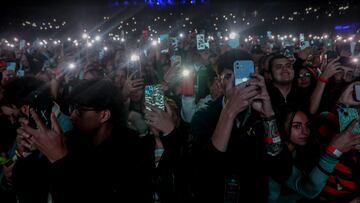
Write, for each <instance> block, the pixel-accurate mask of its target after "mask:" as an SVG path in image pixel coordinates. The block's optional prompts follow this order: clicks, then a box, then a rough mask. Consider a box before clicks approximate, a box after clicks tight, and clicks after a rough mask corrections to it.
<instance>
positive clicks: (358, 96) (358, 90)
mask: <svg viewBox="0 0 360 203" xmlns="http://www.w3.org/2000/svg"><path fill="white" fill-rule="evenodd" d="M354 97H355V100H356V101H358V102H360V85H359V84H357V85H355V86H354Z"/></svg>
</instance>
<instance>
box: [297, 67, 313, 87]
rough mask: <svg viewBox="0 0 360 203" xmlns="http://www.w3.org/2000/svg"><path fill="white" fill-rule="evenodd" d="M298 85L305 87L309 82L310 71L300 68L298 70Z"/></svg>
mask: <svg viewBox="0 0 360 203" xmlns="http://www.w3.org/2000/svg"><path fill="white" fill-rule="evenodd" d="M297 84H298V87H301V88H307V87H309V86H310V84H311V73H310V72H309V71H308V70H306V69H304V68H303V69H301V70H300V71H299V75H298V79H297Z"/></svg>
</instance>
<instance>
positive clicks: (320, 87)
mask: <svg viewBox="0 0 360 203" xmlns="http://www.w3.org/2000/svg"><path fill="white" fill-rule="evenodd" d="M325 86H326V84H325V83H323V82H320V81H318V82H317V84H316V87H315V90H314V92H313V93H312V95H311V97H310V106H309V112H310V113H311V114H315V113H316V112H317V111H318V109H319V106H320V102H321V98H322V95H323V93H324V90H325Z"/></svg>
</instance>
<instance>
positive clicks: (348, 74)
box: [334, 66, 354, 82]
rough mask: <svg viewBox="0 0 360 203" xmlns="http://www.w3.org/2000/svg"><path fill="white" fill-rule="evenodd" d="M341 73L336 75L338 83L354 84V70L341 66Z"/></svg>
mask: <svg viewBox="0 0 360 203" xmlns="http://www.w3.org/2000/svg"><path fill="white" fill-rule="evenodd" d="M340 68H341V71H340V72H339V73H336V74H335V75H334V77H335V80H336V81H344V82H352V81H353V80H354V69H353V68H351V67H347V66H340Z"/></svg>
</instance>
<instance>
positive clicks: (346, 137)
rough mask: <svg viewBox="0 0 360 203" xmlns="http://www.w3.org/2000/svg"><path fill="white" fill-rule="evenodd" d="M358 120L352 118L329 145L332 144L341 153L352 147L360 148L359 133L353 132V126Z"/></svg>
mask: <svg viewBox="0 0 360 203" xmlns="http://www.w3.org/2000/svg"><path fill="white" fill-rule="evenodd" d="M358 122H359V121H358V120H353V121H352V122H351V123H350V124H349V125H348V126H347V127H346V129H345V130H344V131H343V132H341V133H339V134H337V135H335V137H334V138H333V139H332V141H331V143H330V145H333V146H334V147H335V148H336V149H338V150H339V151H341V152H342V153H345V152H348V151H350V150H352V149H354V148H355V149H360V146H359V145H360V134H353V128H354V127H355V125H356V124H357V123H358Z"/></svg>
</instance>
